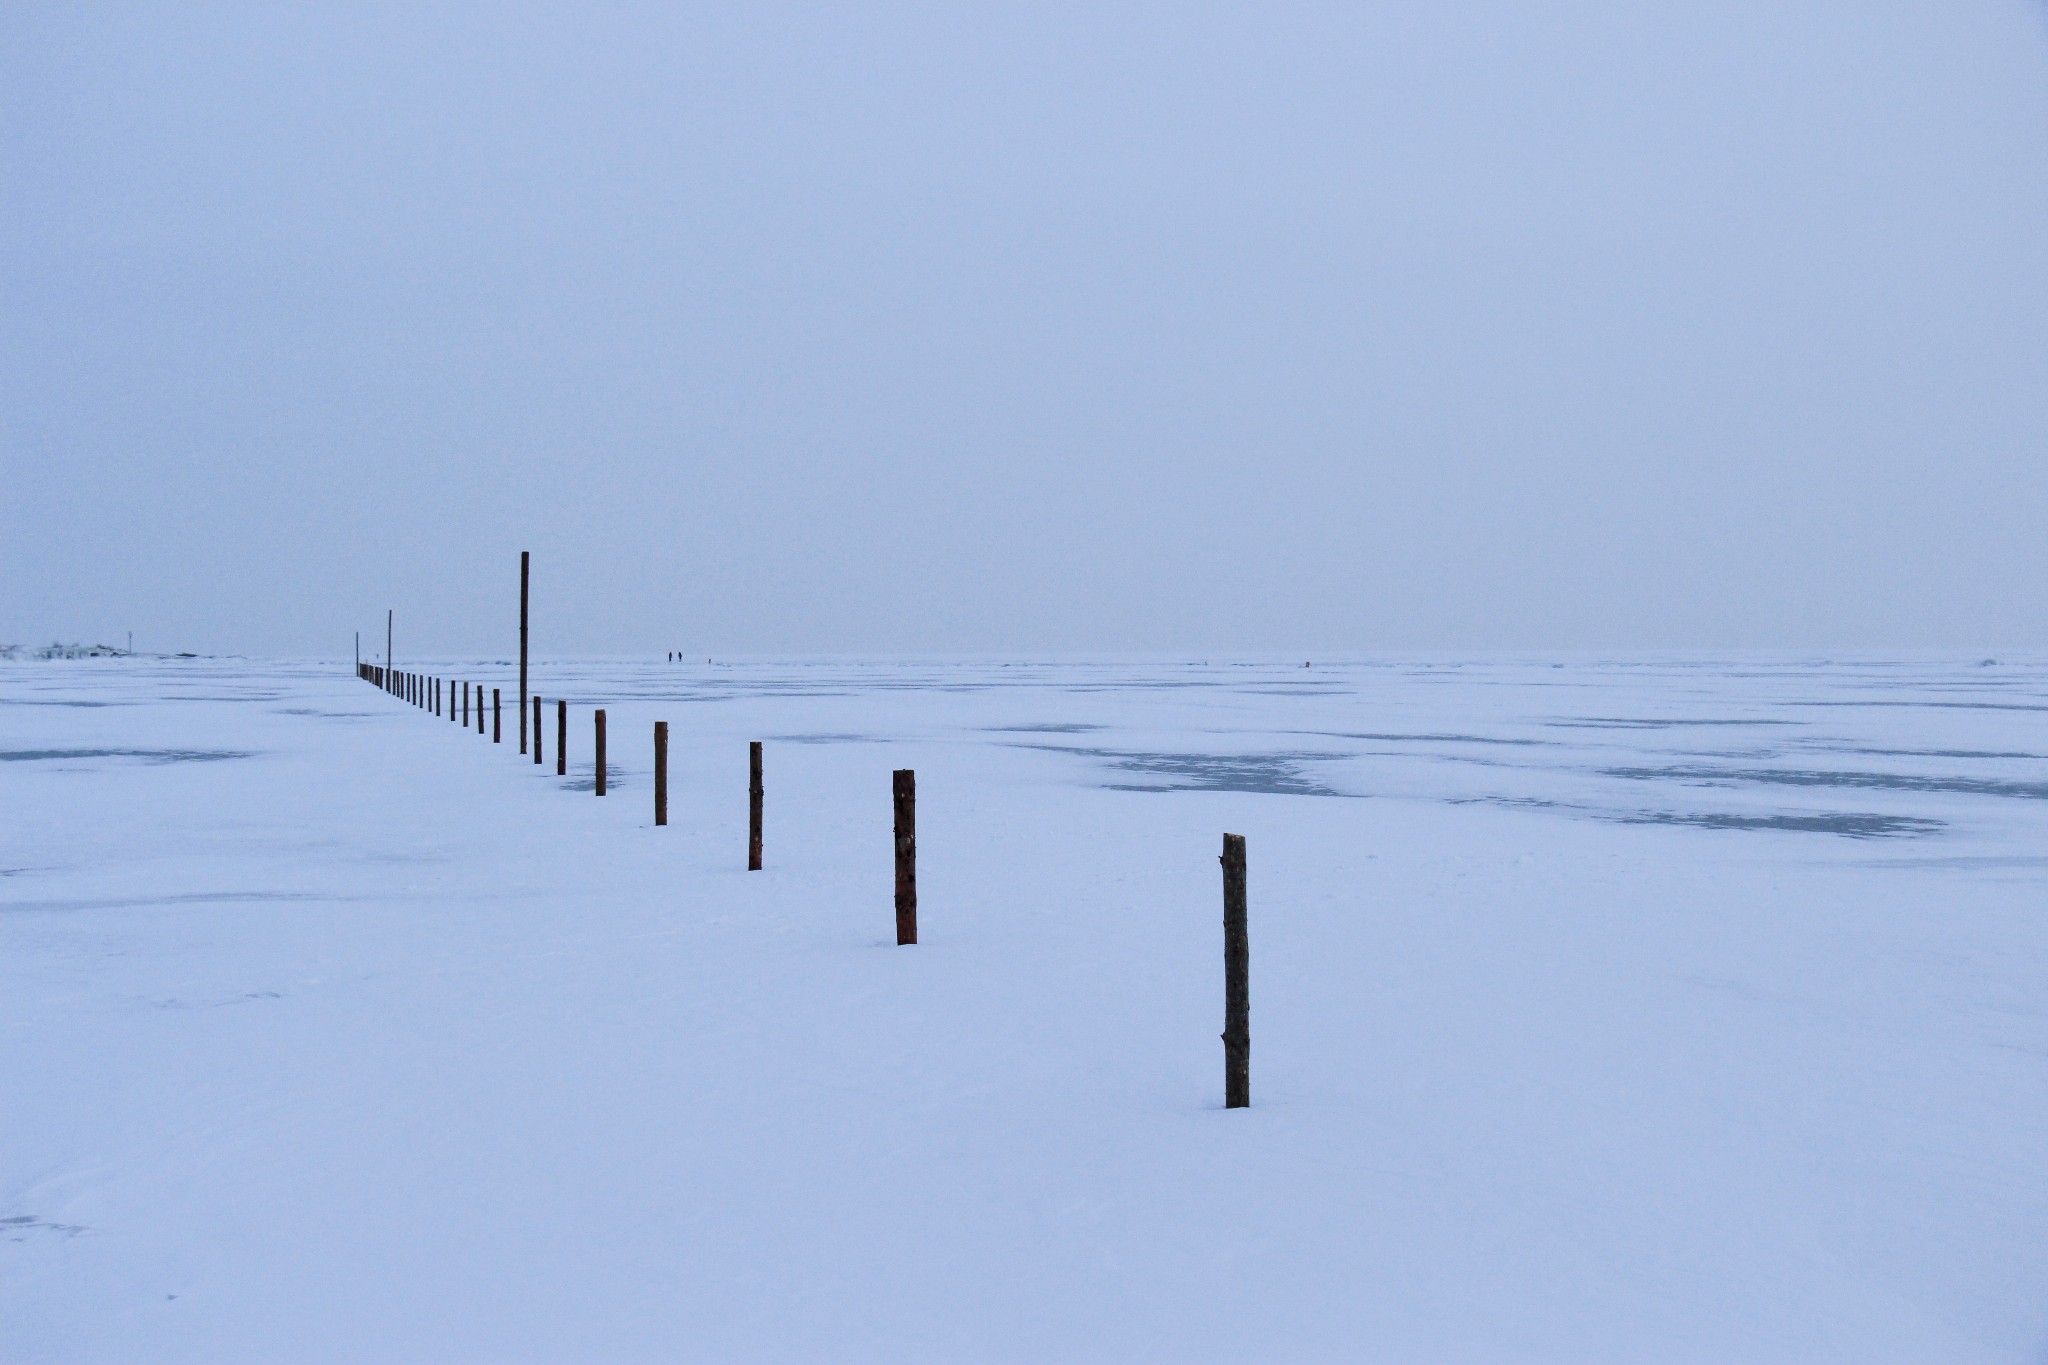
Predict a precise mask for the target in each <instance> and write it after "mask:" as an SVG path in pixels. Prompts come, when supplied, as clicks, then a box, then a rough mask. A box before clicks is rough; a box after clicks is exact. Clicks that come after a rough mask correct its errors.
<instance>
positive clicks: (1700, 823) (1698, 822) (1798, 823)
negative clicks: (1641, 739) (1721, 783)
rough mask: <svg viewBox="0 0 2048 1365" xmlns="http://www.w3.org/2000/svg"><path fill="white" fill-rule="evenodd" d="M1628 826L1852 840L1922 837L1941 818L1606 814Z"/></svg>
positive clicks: (1937, 830)
mask: <svg viewBox="0 0 2048 1365" xmlns="http://www.w3.org/2000/svg"><path fill="white" fill-rule="evenodd" d="M1604 818H1606V819H1609V820H1613V821H1616V822H1617V823H1620V824H1624V825H1690V826H1692V827H1693V828H1695V829H1738V830H1782V831H1787V832H1792V833H1799V834H1839V835H1842V836H1843V837H1845V838H1849V839H1898V838H1918V837H1921V836H1924V835H1929V834H1939V833H1940V832H1941V831H1942V830H1944V829H1946V828H1947V826H1946V825H1945V824H1943V823H1942V822H1941V821H1939V820H1921V819H1917V818H1915V817H1913V816H1910V815H1839V814H1824V815H1726V814H1715V813H1711V812H1707V813H1701V812H1692V811H1636V812H1633V813H1630V814H1621V815H1609V816H1606V817H1604Z"/></svg>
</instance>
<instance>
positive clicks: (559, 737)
mask: <svg viewBox="0 0 2048 1365" xmlns="http://www.w3.org/2000/svg"><path fill="white" fill-rule="evenodd" d="M538 734H539V732H538V731H536V732H535V735H536V743H537V742H538V738H537V736H538ZM568 775H569V703H568V702H565V701H557V702H556V703H555V776H556V777H567V776H568Z"/></svg>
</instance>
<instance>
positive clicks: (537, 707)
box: [519, 697, 540, 765]
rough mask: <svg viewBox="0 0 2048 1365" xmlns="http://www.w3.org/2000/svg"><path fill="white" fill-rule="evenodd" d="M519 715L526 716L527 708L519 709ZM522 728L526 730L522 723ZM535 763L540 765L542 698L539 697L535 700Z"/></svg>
mask: <svg viewBox="0 0 2048 1365" xmlns="http://www.w3.org/2000/svg"><path fill="white" fill-rule="evenodd" d="M519 714H520V715H522V716H524V715H525V714H526V708H525V707H523V706H522V707H520V708H519ZM521 728H522V729H524V728H525V727H524V724H523V723H522V725H521ZM533 761H534V763H535V764H536V765H538V764H539V763H540V698H539V697H535V698H534V699H533Z"/></svg>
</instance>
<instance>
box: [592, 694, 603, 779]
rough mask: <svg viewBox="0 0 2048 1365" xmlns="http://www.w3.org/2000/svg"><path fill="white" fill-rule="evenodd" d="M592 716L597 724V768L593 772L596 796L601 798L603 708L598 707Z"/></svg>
mask: <svg viewBox="0 0 2048 1365" xmlns="http://www.w3.org/2000/svg"><path fill="white" fill-rule="evenodd" d="M592 714H593V718H594V719H595V720H596V722H597V741H596V743H597V767H596V768H595V769H594V770H593V771H595V772H596V774H597V794H598V795H599V796H603V795H604V708H603V707H602V706H600V707H598V708H597V710H596V711H595V712H594V713H592Z"/></svg>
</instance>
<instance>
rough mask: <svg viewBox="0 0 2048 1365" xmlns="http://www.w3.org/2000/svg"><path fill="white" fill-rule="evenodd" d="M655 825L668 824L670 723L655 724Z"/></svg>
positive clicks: (661, 721)
mask: <svg viewBox="0 0 2048 1365" xmlns="http://www.w3.org/2000/svg"><path fill="white" fill-rule="evenodd" d="M654 823H655V824H657V825H665V824H667V823H668V722H667V721H665V720H658V721H656V722H654Z"/></svg>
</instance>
